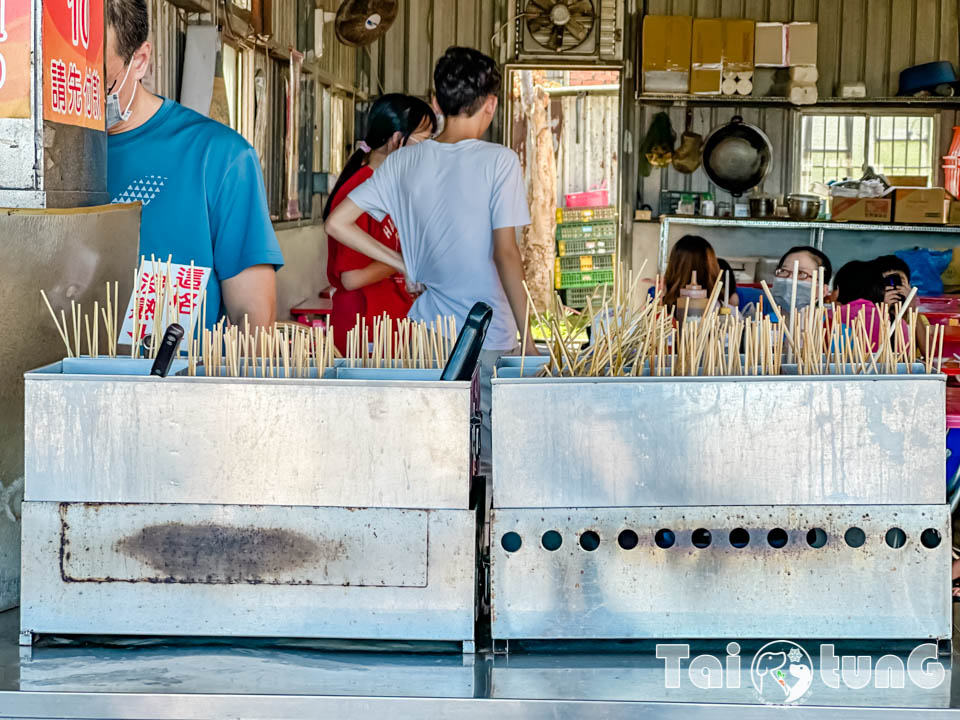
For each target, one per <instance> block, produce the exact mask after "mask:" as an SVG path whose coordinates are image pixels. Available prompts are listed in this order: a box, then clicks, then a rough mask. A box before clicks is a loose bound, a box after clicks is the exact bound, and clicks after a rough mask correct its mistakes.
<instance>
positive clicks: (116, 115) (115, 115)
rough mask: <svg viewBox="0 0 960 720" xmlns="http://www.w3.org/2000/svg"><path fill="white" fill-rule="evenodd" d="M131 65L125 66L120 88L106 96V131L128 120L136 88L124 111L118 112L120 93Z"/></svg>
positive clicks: (135, 87) (134, 87)
mask: <svg viewBox="0 0 960 720" xmlns="http://www.w3.org/2000/svg"><path fill="white" fill-rule="evenodd" d="M131 67H132V66H131V65H127V72H126V73H124V75H123V80H121V81H120V87H118V88H117V90H116V92H112V93H110V94H109V95H107V118H106V119H107V129H108V130H109V129H110V128H112V127H114V126H115V125H117V124H118V123H122V122H126V121H127V120H129V119H130V106H131V105H133V98H134V97H135V96H136V94H137V86H136V85H134V86H133V94H132V95H130V102H128V103H127V109H126V110H122V111H121V110H120V91H121V90H123V86H124V85H125V84H126V82H127V76H128V75H130V68H131Z"/></svg>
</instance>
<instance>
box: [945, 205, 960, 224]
mask: <svg viewBox="0 0 960 720" xmlns="http://www.w3.org/2000/svg"><path fill="white" fill-rule="evenodd" d="M947 224H948V225H960V200H951V201H950V211H949V213H948V214H947Z"/></svg>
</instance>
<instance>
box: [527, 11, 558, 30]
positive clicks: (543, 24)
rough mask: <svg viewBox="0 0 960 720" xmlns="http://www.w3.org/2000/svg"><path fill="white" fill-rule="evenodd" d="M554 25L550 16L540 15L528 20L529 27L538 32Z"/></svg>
mask: <svg viewBox="0 0 960 720" xmlns="http://www.w3.org/2000/svg"><path fill="white" fill-rule="evenodd" d="M552 27H553V22H552V21H551V20H550V18H548V17H544V16H542V15H541V16H539V17H535V18H531V19H529V20H527V28H529V30H530V32H532V33H537V32H540V31H541V30H544V29H549V28H552Z"/></svg>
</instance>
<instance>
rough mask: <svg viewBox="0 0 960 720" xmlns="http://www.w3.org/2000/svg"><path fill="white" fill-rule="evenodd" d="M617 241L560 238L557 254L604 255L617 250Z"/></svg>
mask: <svg viewBox="0 0 960 720" xmlns="http://www.w3.org/2000/svg"><path fill="white" fill-rule="evenodd" d="M616 249H617V241H616V240H613V239H610V240H558V241H557V254H558V255H561V256H565V255H602V254H605V253H613V252H616Z"/></svg>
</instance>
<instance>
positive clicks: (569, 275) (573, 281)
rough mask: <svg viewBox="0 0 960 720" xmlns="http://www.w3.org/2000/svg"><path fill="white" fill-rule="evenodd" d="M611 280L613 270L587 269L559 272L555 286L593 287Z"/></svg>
mask: <svg viewBox="0 0 960 720" xmlns="http://www.w3.org/2000/svg"><path fill="white" fill-rule="evenodd" d="M612 282H613V270H612V269H611V270H588V271H585V272H584V271H578V272H561V273H560V274H559V275H557V276H556V286H557V288H558V289H560V288H578V287H593V286H594V285H606V284H609V283H612Z"/></svg>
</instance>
